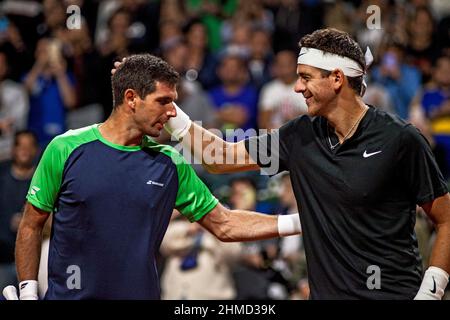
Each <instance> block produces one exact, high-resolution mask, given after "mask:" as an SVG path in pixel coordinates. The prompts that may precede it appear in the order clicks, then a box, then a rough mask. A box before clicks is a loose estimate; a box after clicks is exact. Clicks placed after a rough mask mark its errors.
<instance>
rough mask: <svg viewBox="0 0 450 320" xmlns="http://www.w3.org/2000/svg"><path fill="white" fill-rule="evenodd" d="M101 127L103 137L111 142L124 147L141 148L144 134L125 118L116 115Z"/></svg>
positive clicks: (112, 115)
mask: <svg viewBox="0 0 450 320" xmlns="http://www.w3.org/2000/svg"><path fill="white" fill-rule="evenodd" d="M115 112H116V111H113V114H111V116H110V117H109V118H108V119H107V120H106V121H105V122H104V123H103V124H101V125H100V126H99V128H98V130H99V131H100V134H101V135H102V137H103V138H104V139H106V140H108V141H109V142H112V143H114V144H118V145H122V146H139V145H141V142H142V137H143V135H142V133H141V132H140V131H139V130H138V129H136V128H135V127H133V126H132V125H130V124H129V123H128V122H127V121H126V120H125V119H124V118H125V117H124V116H122V115H120V114H117V113H115Z"/></svg>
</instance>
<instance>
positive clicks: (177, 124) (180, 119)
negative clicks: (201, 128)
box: [164, 102, 192, 140]
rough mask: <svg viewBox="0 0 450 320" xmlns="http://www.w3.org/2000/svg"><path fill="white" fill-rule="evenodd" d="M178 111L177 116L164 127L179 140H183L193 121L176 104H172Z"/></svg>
mask: <svg viewBox="0 0 450 320" xmlns="http://www.w3.org/2000/svg"><path fill="white" fill-rule="evenodd" d="M172 103H173V105H174V106H175V109H176V111H177V116H176V117H172V118H170V119H169V121H167V123H166V124H165V125H164V129H166V131H167V132H169V133H170V134H171V135H172V136H173V137H175V138H176V139H177V140H180V139H181V138H183V137H184V136H185V135H186V133H187V132H188V131H189V128H190V127H191V122H192V121H191V119H190V118H189V116H188V115H187V114H186V113H184V112H183V110H181V109H180V108H179V107H178V106H177V104H176V103H175V102H172Z"/></svg>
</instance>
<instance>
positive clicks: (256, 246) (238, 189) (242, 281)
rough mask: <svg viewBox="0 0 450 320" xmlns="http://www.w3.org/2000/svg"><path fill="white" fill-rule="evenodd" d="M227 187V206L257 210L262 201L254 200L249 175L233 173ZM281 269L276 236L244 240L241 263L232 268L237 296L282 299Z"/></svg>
mask: <svg viewBox="0 0 450 320" xmlns="http://www.w3.org/2000/svg"><path fill="white" fill-rule="evenodd" d="M230 188H231V191H230V199H229V203H230V207H231V208H234V209H243V210H261V209H260V208H261V207H262V204H261V203H260V202H259V201H258V200H257V189H256V184H255V181H254V180H253V179H252V178H250V177H246V176H236V177H235V178H233V179H232V180H231V183H230ZM280 269H281V270H280ZM285 269H286V265H285V263H284V262H283V261H281V260H280V259H279V247H278V241H277V240H275V239H274V240H272V239H270V240H263V241H252V242H247V243H244V244H243V252H242V254H241V263H239V264H237V265H236V266H235V268H234V271H233V276H234V280H235V284H236V290H237V299H238V300H249V299H250V300H253V299H280V298H281V299H286V298H287V280H286V279H285V278H284V276H283V273H284V271H285Z"/></svg>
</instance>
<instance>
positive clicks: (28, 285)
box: [19, 280, 39, 300]
mask: <svg viewBox="0 0 450 320" xmlns="http://www.w3.org/2000/svg"><path fill="white" fill-rule="evenodd" d="M19 292H20V300H38V299H39V296H38V282H37V281H36V280H25V281H22V282H20V283H19Z"/></svg>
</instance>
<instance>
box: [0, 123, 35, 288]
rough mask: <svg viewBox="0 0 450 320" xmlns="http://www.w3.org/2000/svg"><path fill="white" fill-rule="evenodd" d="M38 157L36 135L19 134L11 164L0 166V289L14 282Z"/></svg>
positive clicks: (25, 132) (15, 139)
mask: <svg viewBox="0 0 450 320" xmlns="http://www.w3.org/2000/svg"><path fill="white" fill-rule="evenodd" d="M37 154H38V144H37V138H36V136H35V135H34V134H33V133H32V132H30V131H19V132H17V133H16V135H15V138H14V146H13V148H12V161H11V162H6V163H3V164H2V165H1V166H0V287H2V288H3V287H5V286H6V285H10V284H13V283H16V282H17V279H16V269H15V264H14V248H15V242H16V234H17V228H18V227H19V222H20V218H21V215H22V213H21V212H22V209H23V206H24V204H25V196H26V194H27V191H28V187H29V185H30V181H31V178H32V176H33V173H34V169H35V160H36V156H37Z"/></svg>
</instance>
